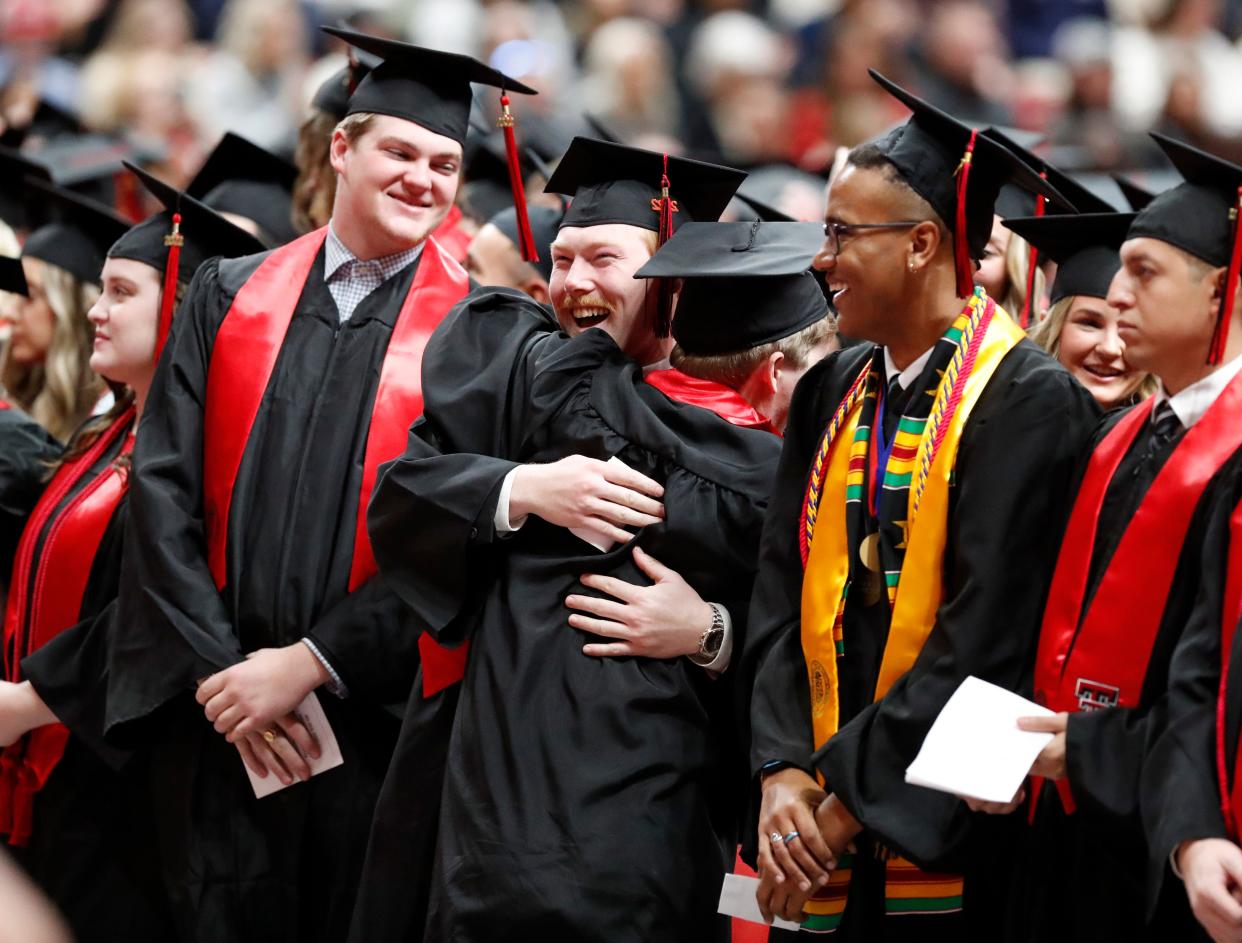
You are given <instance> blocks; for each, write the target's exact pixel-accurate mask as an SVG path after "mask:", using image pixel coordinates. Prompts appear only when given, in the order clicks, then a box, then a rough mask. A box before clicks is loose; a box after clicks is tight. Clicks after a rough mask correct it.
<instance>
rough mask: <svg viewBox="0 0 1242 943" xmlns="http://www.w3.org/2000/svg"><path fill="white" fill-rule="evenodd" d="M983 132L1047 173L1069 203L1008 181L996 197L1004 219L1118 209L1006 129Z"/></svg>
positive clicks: (1000, 214) (1034, 168) (1027, 163)
mask: <svg viewBox="0 0 1242 943" xmlns="http://www.w3.org/2000/svg"><path fill="white" fill-rule="evenodd" d="M984 134H986V135H987V136H988V137H990V138H992V139H993V140H995V141H997V142H999V143H1000V144H1001V146H1003V147H1005V148H1007V149H1008V150H1009V151H1010V152H1012V153H1013V154H1014V156H1016V157H1018V158H1020V159H1021V160H1022V162H1023V163H1025V164H1026V165H1027V166H1028V167H1030V168H1031V169H1032V170H1034V171H1035V172H1036V173H1038V174H1042V175H1044V177H1045V178H1046V179H1047V180H1048V182H1049V183H1051V184H1052V186H1053V188H1055V189H1056V191H1057V192H1058V193H1060V194H1061V196H1063V197H1065V199H1066V200H1067V201H1068V203H1069V205H1068V206H1062V205H1058V204H1057V203H1055V202H1053V203H1048V201H1047V198H1046V197H1044V196H1043V195H1042V194H1040V193H1038V192H1034V191H1031V190H1028V189H1027V188H1026V187H1025V186H1023V185H1022V184H1020V183H1007V184H1005V185H1004V186H1002V187H1001V192H1000V195H999V196H998V197H997V198H996V215H997V216H999V217H1001V218H1002V219H1009V218H1010V217H1012V216H1042V215H1043V214H1044V212H1045V211H1046V212H1048V213H1050V214H1053V215H1055V214H1057V213H1113V212H1116V210H1117V207H1115V206H1113V205H1112V204H1111V203H1109V202H1108V201H1107V200H1104V199H1101V198H1100V197H1098V196H1096V195H1095V194H1094V193H1092V192H1091V191H1090V190H1088V189H1087V188H1086V187H1084V186H1083V185H1082V184H1081V183H1079V182H1078V181H1077V180H1075V179H1074V178H1073V177H1071V176H1070V175H1069V174H1067V173H1066V172H1065V171H1063V170H1061V169H1059V168H1057V167H1055V166H1053V165H1052V164H1050V163H1048V161H1046V160H1044V159H1043V158H1042V157H1040V156H1039V155H1038V154H1035V153H1033V152H1031V151H1030V150H1027V148H1026V147H1025V146H1023V145H1022V144H1020V143H1019V142H1018V141H1016V140H1014V139H1013V138H1012V137H1010V136H1009V135H1008V134H1006V133H1005V132H1004V131H1001V130H999V129H997V128H989V129H988V130H987V131H985V132H984ZM1041 203H1042V204H1043V205H1042V206H1041Z"/></svg>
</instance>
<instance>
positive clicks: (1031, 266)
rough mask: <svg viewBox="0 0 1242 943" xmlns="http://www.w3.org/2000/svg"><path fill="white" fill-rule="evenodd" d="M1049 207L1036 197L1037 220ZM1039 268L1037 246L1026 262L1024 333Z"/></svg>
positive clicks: (1043, 176)
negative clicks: (1036, 272) (1036, 271)
mask: <svg viewBox="0 0 1242 943" xmlns="http://www.w3.org/2000/svg"><path fill="white" fill-rule="evenodd" d="M1039 176H1040V179H1042V180H1047V179H1048V175H1047V174H1046V173H1041V174H1040V175H1039ZM1047 206H1048V200H1047V198H1046V197H1045V196H1044V195H1043V194H1042V193H1039V194H1036V196H1035V218H1036V219H1039V217H1041V216H1043V215H1044V211H1045V209H1047ZM1038 266H1039V250H1038V249H1036V248H1035V246H1033V245H1032V246H1031V254H1030V256H1029V257H1028V258H1027V260H1026V295H1025V297H1024V298H1023V301H1022V314H1021V317H1020V318H1019V322H1018V323H1019V324H1021V325H1022V330H1024V331H1025V330H1026V329H1027V328H1029V327H1030V326H1031V295H1033V294H1034V293H1035V269H1036V268H1037V267H1038Z"/></svg>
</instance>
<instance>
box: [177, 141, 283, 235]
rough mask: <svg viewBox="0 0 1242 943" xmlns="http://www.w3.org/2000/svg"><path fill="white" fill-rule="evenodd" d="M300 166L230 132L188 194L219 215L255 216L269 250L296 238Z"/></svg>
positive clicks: (197, 176)
mask: <svg viewBox="0 0 1242 943" xmlns="http://www.w3.org/2000/svg"><path fill="white" fill-rule="evenodd" d="M297 176H298V169H297V167H295V166H294V165H293V164H291V163H290V162H289V161H287V160H285V159H284V158H283V157H278V156H276V155H275V154H273V153H272V152H271V151H269V150H266V149H265V148H262V147H260V146H259V145H258V144H255V143H253V142H251V141H248V140H246V139H245V138H244V137H241V136H240V135H237V134H234V133H232V132H231V131H230V132H229V133H227V134H225V135H224V137H223V138H221V139H220V143H219V144H217V145H216V146H215V148H214V149H213V150H212V152H211V153H210V154H208V155H207V160H206V161H204V163H203V166H202V167H201V168H200V169H199V171H198V173H197V174H195V176H194V179H193V180H191V181H190V182H189V184H188V185H187V186H186V188H185V192H186V193H188V194H189V195H190V196H192V197H194V198H195V199H197V200H200V201H201V202H202V203H203V204H204V205H206V206H209V207H210V208H211V209H213V210H215V211H216V212H217V213H232V214H234V215H236V216H242V217H245V218H246V219H249V220H253V221H254V222H255V223H256V224H257V225H258V226H259V228H260V230H261V231H262V232H261V234H260V238H261V241H263V242H264V243H265V244H266V246H267V248H269V249H270V248H274V247H276V246H278V245H284V244H285V243H286V242H290V241H292V240H293V239H296V238H297V236H298V233H297V231H296V230H294V228H293V221H292V216H293V183H294V181H295V180H296V179H297Z"/></svg>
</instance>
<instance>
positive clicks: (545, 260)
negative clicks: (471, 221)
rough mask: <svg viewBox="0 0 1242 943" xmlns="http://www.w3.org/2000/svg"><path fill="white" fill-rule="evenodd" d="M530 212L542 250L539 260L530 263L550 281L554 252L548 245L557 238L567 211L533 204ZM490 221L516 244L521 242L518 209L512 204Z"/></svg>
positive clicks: (532, 226)
mask: <svg viewBox="0 0 1242 943" xmlns="http://www.w3.org/2000/svg"><path fill="white" fill-rule="evenodd" d="M529 212H530V229H531V233H532V234H533V235H534V238H535V245H536V246H537V247H538V248H540V249H541V250H542V251H541V252H540V253H539V261H538V262H532V263H530V264H531V265H533V266H534V267H535V268H536V269H537V270H538V271H539V274H540V275H542V276H543V278H544V281H548V280H550V279H551V278H552V253H551V252H549V251H548V247H549V246H550V245H552V242H553V240H554V239H556V232H557V230H558V229H560V228H561V217H562V216H564V215H565V212H564V210H561V209H556V208H555V207H551V206H532V207H531V208H530V210H529ZM488 223H490V224H491V225H492V226H495V227H496V228H497V229H499V230H500V231H501V232H502V233H504V234H505V236H506V237H507V238H508V239H509V241H510V242H512V243H513V244H514V245H515V246H516V245H518V244H519V243H518V238H519V236H518V221H517V210H515V209H514V208H513V207H512V206H507V207H505V208H504V209H503V210H501V211H500V212H499V213H496V214H495V215H494V216H493V217H492V218H491V219H489V220H488Z"/></svg>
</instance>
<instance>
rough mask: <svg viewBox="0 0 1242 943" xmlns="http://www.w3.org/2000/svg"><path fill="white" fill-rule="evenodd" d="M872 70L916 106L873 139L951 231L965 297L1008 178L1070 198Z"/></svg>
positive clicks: (959, 286) (1060, 200) (1033, 189)
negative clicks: (973, 265)
mask: <svg viewBox="0 0 1242 943" xmlns="http://www.w3.org/2000/svg"><path fill="white" fill-rule="evenodd" d="M868 72H869V73H870V75H871V77H872V78H873V79H874V80H875V81H876V82H877V83H879V85H880V86H882V87H883V88H884V90H885V91H887V92H888V93H889V94H890V95H892V96H893V97H894V98H896V99H897V100H898V101H900V102H901V103H902V104H904V105H905V106H906V107H907V108H909V109H910V110H911V111H912V112H913V114H912V115H911V116H910V118H909V120H908V121H907V122H906V123H905V124H903V125H901V126H900V127H898V128H895V129H893V130H892V131H890V132H889V133H887V134H885V135H884V136H883V137H881V138H880V139H878V140H877V141H875V142H874V143H875V145H876V146H877V147H878V149H879V150H880V152H881V153H882V154H884V156H885V157H887V158H888V159H889V160H890V161H891V162H892V164H893V166H894V167H896V168H897V172H898V173H899V174H900V175H901V178H902V179H903V180H904V181H905V182H906V183H907V184H909V185H910V187H911V188H912V189H913V190H914V191H915V192H916V193H918V194H919V196H921V197H923V199H925V200H926V201H927V202H928V203H930V204H931V207H932V209H934V210H935V211H936V214H937V215H938V216H939V217H940V219H941V221H942V222H943V223H944V224H945V225H946V226H947V227H948V228H949V230H950V232H952V233H953V236H954V260H955V262H956V266H957V291H958V294H959V295H960V296H962V297H965V296H966V295H968V294H970V293H971V291H973V290H974V289H973V285H972V280H973V272H972V270H971V266H970V261H971V260H972V259H979V258H982V256H983V250H984V247H985V246H986V245H987V243H988V238H989V237H990V236H991V233H992V215H993V208H994V206H995V203H996V197H997V195H998V193H999V192H1000V188H1001V187H1002V186H1003V185H1004V184H1006V183H1010V182H1012V183H1019V184H1021V185H1022V186H1023V187H1024V188H1026V189H1027V190H1030V191H1031V192H1034V193H1042V194H1043V195H1045V196H1046V197H1047V198H1048V199H1051V200H1054V201H1056V202H1058V203H1060V204H1061V205H1062V206H1068V205H1069V203H1068V201H1066V200H1065V198H1064V197H1062V196H1061V195H1060V194H1059V193H1058V192H1057V191H1056V188H1055V187H1054V186H1052V185H1051V184H1049V183H1048V182H1047V181H1045V180H1041V179H1040V177H1039V174H1038V173H1037V172H1036V171H1035V170H1033V169H1032V168H1030V167H1028V166H1027V165H1026V164H1025V163H1024V162H1023V161H1022V160H1021V159H1020V158H1018V157H1017V156H1015V155H1014V154H1013V153H1012V152H1011V151H1010V150H1009V149H1008V148H1006V147H1005V146H1004V145H1003V144H1001V143H1000V142H998V141H996V140H994V139H993V138H991V137H988V136H987V135H985V134H982V133H979V131H978V129H976V128H971V127H969V126H967V125H965V124H963V123H962V122H960V121H958V120H957V119H956V118H954V117H952V116H951V115H949V114H947V113H945V112H943V111H941V110H940V109H939V108H936V107H935V106H934V105H931V104H929V103H927V102H925V101H923V100H922V99H921V98H919V97H917V96H915V95H912V94H911V93H910V92H908V91H906V90H905V89H904V88H902V87H901V86H899V85H897V84H896V83H894V82H892V81H890V80H889V79H886V78H885V77H884V76H882V75H880V73H878V72H876V71H875V70H874V69H869V70H868Z"/></svg>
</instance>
